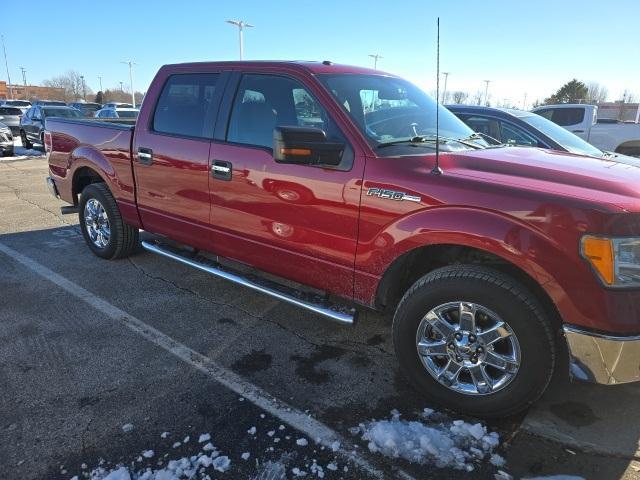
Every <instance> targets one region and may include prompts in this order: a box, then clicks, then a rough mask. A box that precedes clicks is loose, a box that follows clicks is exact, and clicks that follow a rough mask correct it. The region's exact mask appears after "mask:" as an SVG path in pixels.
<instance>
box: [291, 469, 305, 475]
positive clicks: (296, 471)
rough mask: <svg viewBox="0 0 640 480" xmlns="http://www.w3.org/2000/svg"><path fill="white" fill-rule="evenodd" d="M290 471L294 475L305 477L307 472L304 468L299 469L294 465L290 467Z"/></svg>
mask: <svg viewBox="0 0 640 480" xmlns="http://www.w3.org/2000/svg"><path fill="white" fill-rule="evenodd" d="M291 473H293V474H294V475H295V476H296V477H306V476H307V472H305V471H304V470H300V469H299V468H298V467H294V468H292V469H291Z"/></svg>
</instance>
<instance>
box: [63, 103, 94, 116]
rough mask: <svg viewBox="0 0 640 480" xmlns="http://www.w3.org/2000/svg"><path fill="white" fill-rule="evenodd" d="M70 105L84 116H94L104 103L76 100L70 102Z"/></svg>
mask: <svg viewBox="0 0 640 480" xmlns="http://www.w3.org/2000/svg"><path fill="white" fill-rule="evenodd" d="M69 106H70V107H71V108H75V109H76V110H79V111H80V113H82V116H83V117H89V118H92V117H93V116H94V115H95V113H96V112H97V111H98V110H100V109H101V108H102V105H100V104H99V103H91V102H75V103H70V104H69Z"/></svg>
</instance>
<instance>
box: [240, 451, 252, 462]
mask: <svg viewBox="0 0 640 480" xmlns="http://www.w3.org/2000/svg"><path fill="white" fill-rule="evenodd" d="M250 456H251V454H250V453H249V452H244V453H243V454H242V455H240V458H242V459H243V460H249V457H250Z"/></svg>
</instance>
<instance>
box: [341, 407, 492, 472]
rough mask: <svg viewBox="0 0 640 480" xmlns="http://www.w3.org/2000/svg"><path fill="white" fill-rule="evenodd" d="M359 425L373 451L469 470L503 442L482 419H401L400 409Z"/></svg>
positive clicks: (419, 462) (359, 430)
mask: <svg viewBox="0 0 640 480" xmlns="http://www.w3.org/2000/svg"><path fill="white" fill-rule="evenodd" d="M357 429H358V432H361V434H362V436H361V438H362V440H366V441H368V447H369V450H370V451H371V452H373V453H381V454H382V455H384V456H387V457H391V458H404V459H405V460H408V461H409V462H412V463H418V464H429V465H435V466H436V467H439V468H445V467H449V468H455V469H458V470H467V471H472V470H474V468H475V467H474V464H475V463H477V462H480V461H482V460H484V459H485V458H487V457H489V458H491V456H492V455H494V450H495V449H496V448H497V447H498V446H499V444H500V438H499V436H498V434H497V433H495V432H491V433H488V432H487V428H486V427H485V426H483V425H482V424H480V423H476V424H471V423H467V422H465V421H463V420H455V421H454V422H452V423H450V422H441V423H433V424H430V425H426V424H424V423H422V422H419V421H407V420H401V419H400V413H399V412H398V411H397V410H393V411H392V412H391V419H390V420H378V421H371V422H368V423H366V424H361V425H360V426H359V427H357ZM352 430H354V431H355V429H352ZM500 460H502V461H503V462H504V459H502V457H500V456H496V457H494V461H496V462H500Z"/></svg>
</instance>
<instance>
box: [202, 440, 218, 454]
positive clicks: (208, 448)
mask: <svg viewBox="0 0 640 480" xmlns="http://www.w3.org/2000/svg"><path fill="white" fill-rule="evenodd" d="M215 449H216V447H214V446H213V443H211V442H209V443H207V444H206V445H205V446H204V447H202V450H204V451H205V452H210V451H212V450H215Z"/></svg>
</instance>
